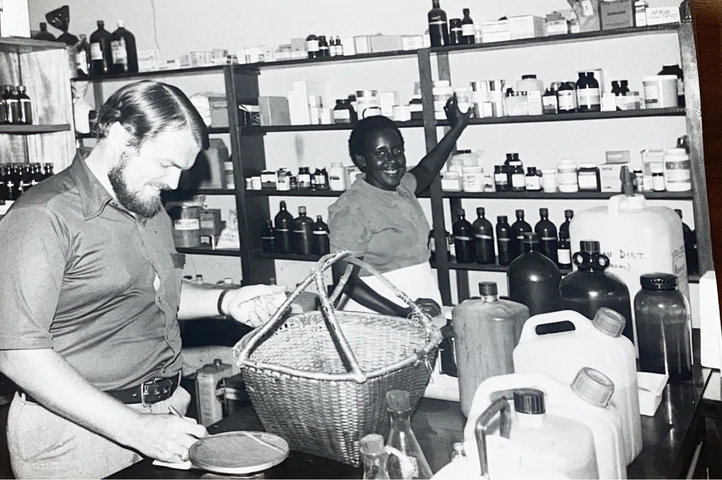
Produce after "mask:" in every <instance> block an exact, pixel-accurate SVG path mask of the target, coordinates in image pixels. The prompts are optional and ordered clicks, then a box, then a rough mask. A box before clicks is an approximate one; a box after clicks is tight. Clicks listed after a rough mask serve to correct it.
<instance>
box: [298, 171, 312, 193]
mask: <svg viewBox="0 0 722 480" xmlns="http://www.w3.org/2000/svg"><path fill="white" fill-rule="evenodd" d="M312 187H313V183H312V182H311V171H310V170H309V169H308V167H299V168H298V189H299V190H311V188H312Z"/></svg>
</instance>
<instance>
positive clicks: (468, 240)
mask: <svg viewBox="0 0 722 480" xmlns="http://www.w3.org/2000/svg"><path fill="white" fill-rule="evenodd" d="M452 231H453V232H454V247H455V249H456V261H457V262H458V263H474V262H475V261H476V245H475V244H474V230H473V228H472V226H471V224H470V223H469V222H468V221H467V220H466V212H464V210H463V209H459V218H458V219H457V220H456V221H455V222H454V225H453V227H452Z"/></svg>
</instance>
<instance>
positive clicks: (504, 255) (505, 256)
mask: <svg viewBox="0 0 722 480" xmlns="http://www.w3.org/2000/svg"><path fill="white" fill-rule="evenodd" d="M512 237H513V233H512V230H511V226H510V225H509V222H508V221H507V217H506V215H499V216H498V217H496V246H497V250H498V252H499V265H509V264H510V263H511V261H512V260H513V259H514V257H513V254H512V247H511V244H512Z"/></svg>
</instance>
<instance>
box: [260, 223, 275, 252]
mask: <svg viewBox="0 0 722 480" xmlns="http://www.w3.org/2000/svg"><path fill="white" fill-rule="evenodd" d="M275 243H276V231H275V229H274V228H273V222H272V221H270V220H266V226H265V227H263V230H262V231H261V247H262V248H263V253H276V248H275Z"/></svg>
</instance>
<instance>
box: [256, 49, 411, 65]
mask: <svg viewBox="0 0 722 480" xmlns="http://www.w3.org/2000/svg"><path fill="white" fill-rule="evenodd" d="M416 53H417V51H416V50H394V51H391V52H377V53H360V54H357V55H341V56H338V57H323V58H303V59H298V60H279V61H277V62H258V63H247V64H244V65H243V66H244V67H249V68H257V69H259V70H266V69H272V68H283V67H308V66H322V65H329V64H342V63H355V62H365V61H370V60H383V59H398V58H409V57H415V56H416Z"/></svg>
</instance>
